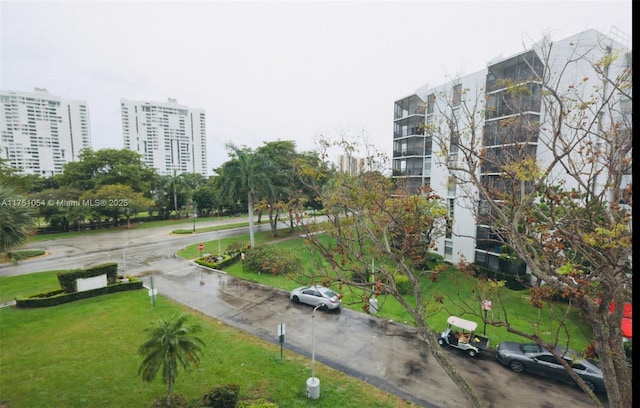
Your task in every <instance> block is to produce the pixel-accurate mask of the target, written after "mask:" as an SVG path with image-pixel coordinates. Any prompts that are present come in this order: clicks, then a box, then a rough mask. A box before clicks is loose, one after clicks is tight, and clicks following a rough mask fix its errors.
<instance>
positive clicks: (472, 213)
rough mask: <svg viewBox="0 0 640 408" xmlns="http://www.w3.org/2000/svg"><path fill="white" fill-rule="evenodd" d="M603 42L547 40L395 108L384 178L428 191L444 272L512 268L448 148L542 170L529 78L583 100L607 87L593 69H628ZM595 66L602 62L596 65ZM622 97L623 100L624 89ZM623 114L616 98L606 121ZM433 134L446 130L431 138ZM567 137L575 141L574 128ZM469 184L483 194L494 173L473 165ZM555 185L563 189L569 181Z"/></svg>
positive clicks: (541, 133)
mask: <svg viewBox="0 0 640 408" xmlns="http://www.w3.org/2000/svg"><path fill="white" fill-rule="evenodd" d="M614 34H615V33H614ZM618 34H620V33H618ZM620 36H621V34H620ZM611 37H617V36H616V35H612V36H610V37H608V36H604V35H602V34H601V33H599V32H597V31H595V30H587V31H585V32H582V33H579V34H577V35H575V36H572V37H569V38H567V39H564V40H560V41H555V42H553V46H552V47H549V48H545V49H544V50H543V49H541V47H542V46H543V43H539V44H536V45H534V46H532V47H531V48H530V49H528V50H525V51H523V52H521V53H518V54H515V55H513V56H510V57H506V58H504V57H502V56H501V57H498V58H496V59H494V60H491V61H489V62H488V63H487V67H486V68H484V69H482V70H480V71H478V72H475V73H472V74H470V75H466V76H462V77H460V78H456V79H454V80H452V81H450V82H447V83H444V84H441V85H438V86H434V87H431V86H429V85H425V86H423V87H421V88H419V89H417V90H416V91H415V93H414V94H411V95H407V96H405V97H403V98H400V99H398V100H396V101H395V111H394V133H393V159H392V160H393V176H392V177H393V179H394V182H396V183H397V184H400V185H402V186H403V187H405V188H408V189H409V190H411V191H418V190H419V189H420V188H422V187H424V186H428V187H430V188H432V189H433V190H434V191H435V193H437V194H438V195H439V196H440V197H444V198H445V199H446V200H447V205H448V209H449V216H450V221H449V222H450V224H449V225H447V228H446V233H445V235H444V236H443V237H441V238H439V239H438V242H437V247H438V251H439V253H440V254H441V255H443V256H444V257H445V259H448V260H450V261H452V262H454V263H459V262H460V261H461V260H462V259H465V260H466V261H469V262H475V263H476V264H479V265H482V266H484V267H488V268H491V269H494V270H506V268H508V267H510V266H512V265H505V262H508V261H506V260H505V259H504V257H501V254H500V250H501V249H500V247H498V246H496V240H495V239H493V238H495V237H494V236H492V234H493V231H492V229H491V225H486V224H484V223H483V220H484V219H485V218H486V217H485V218H483V217H482V215H483V211H486V210H483V209H485V206H484V205H483V202H482V201H479V198H478V195H477V193H473V192H471V193H469V190H472V189H469V190H465V191H463V186H462V185H461V184H460V180H459V179H458V178H457V177H454V176H453V175H454V174H455V173H454V172H455V168H456V167H457V166H461V164H460V160H461V155H460V154H459V153H460V152H459V151H458V148H459V146H460V145H462V143H458V139H460V138H466V139H465V140H470V138H471V137H475V142H476V143H477V145H476V148H477V149H478V151H482V152H483V154H484V155H485V156H484V157H487V158H489V160H486V162H491V161H495V162H496V163H498V162H500V160H506V158H512V157H515V156H514V155H515V154H518V155H522V157H523V158H524V159H527V158H531V159H532V160H535V161H536V162H537V163H539V164H540V165H541V166H542V167H544V166H545V165H546V164H548V163H550V162H551V160H554V157H552V155H551V154H550V151H549V144H548V143H547V142H548V141H549V140H550V135H549V134H547V132H548V131H547V130H546V129H548V128H551V127H552V126H553V124H552V122H553V121H554V117H553V116H549V115H548V114H547V113H548V112H549V111H550V107H549V106H545V98H543V93H544V92H545V91H543V89H542V83H541V82H540V81H539V80H538V79H536V78H547V80H548V84H551V85H552V86H554V87H555V88H556V89H558V90H560V92H565V91H566V90H570V89H573V88H574V86H575V84H579V86H580V87H581V89H580V91H581V92H582V91H584V92H585V94H584V95H585V96H584V97H585V99H587V98H592V97H593V93H594V92H598V91H597V89H600V87H604V88H602V89H606V87H607V86H608V85H607V81H604V82H605V83H602V82H599V81H598V80H597V78H598V75H596V73H595V71H594V69H606V71H605V72H603V73H604V76H606V77H608V78H612V79H614V78H616V76H618V75H620V74H621V73H622V72H624V71H625V70H627V69H628V68H629V67H630V66H631V51H630V50H628V49H627V47H626V45H625V44H624V39H618V40H614V39H612V38H611ZM543 54H544V55H543ZM578 56H586V58H578ZM569 61H570V63H568V62H569ZM597 61H605V63H603V64H596V62H597ZM605 66H606V68H603V67H605ZM513 84H516V85H517V86H518V87H520V88H519V90H520V91H521V94H520V95H524V96H519V97H518V100H517V106H516V99H515V97H514V96H513V95H514V94H513V93H514V87H513ZM576 91H577V90H576ZM627 92H628V93H629V94H630V93H631V90H630V89H629V90H627ZM466 99H472V100H475V101H477V102H478V103H477V104H476V105H473V104H471V106H469V105H465V104H463V103H461V102H462V101H463V100H466ZM474 108H475V110H474ZM516 108H517V110H516ZM587 108H588V107H587V106H585V107H584V110H583V111H582V112H580V113H581V114H584V120H585V121H587V122H588V121H592V122H591V123H595V124H596V125H594V126H593V127H592V128H591V129H594V128H596V127H597V126H601V128H602V129H605V128H606V127H607V126H608V124H607V123H606V121H607V120H610V118H606V117H604V115H599V116H598V117H593V115H591V116H590V112H589V109H587ZM631 110H632V108H631V100H630V98H627V97H625V96H621V97H620V101H619V102H618V103H617V105H616V112H617V113H619V114H620V115H629V116H630V114H631ZM574 114H575V113H574ZM471 118H472V119H473V121H474V122H475V123H474V124H473V126H475V129H477V130H478V132H477V133H476V134H474V135H471V134H470V132H469V129H470V125H469V120H470V119H471ZM514 120H522V121H526V123H527V124H529V126H522V127H517V126H508V124H509V123H513V121H514ZM465 122H466V123H465ZM625 123H630V120H627V121H625ZM545 124H548V125H545ZM433 129H444V130H446V131H445V132H444V133H440V134H438V135H437V136H438V137H437V138H434V133H433ZM569 130H570V131H577V132H579V128H576V129H569ZM628 132H631V129H629V130H628ZM594 139H595V136H594ZM518 157H520V156H518ZM621 160H622V159H621ZM452 169H453V170H452ZM552 176H553V177H555V180H563V177H564V178H566V174H564V175H563V174H553V175H552ZM478 177H479V179H481V180H482V182H483V183H487V184H486V185H491V187H492V188H493V189H500V188H501V186H502V184H501V182H502V180H501V177H502V174H501V173H500V170H499V168H498V167H492V166H489V165H484V166H483V165H480V166H479V167H478ZM624 178H625V180H623V182H622V188H624V186H626V185H628V184H630V183H631V174H626V175H624ZM604 179H605V177H604V176H602V180H604ZM564 182H565V183H570V180H568V179H567V180H565V181H564ZM565 185H566V186H567V188H569V187H570V186H569V185H568V184H565ZM595 185H598V184H597V183H595ZM526 187H527V186H525V185H523V186H522V188H526ZM598 188H602V189H606V188H608V187H607V186H604V185H601V186H598ZM519 268H525V267H524V265H522V266H519ZM521 272H522V271H521Z"/></svg>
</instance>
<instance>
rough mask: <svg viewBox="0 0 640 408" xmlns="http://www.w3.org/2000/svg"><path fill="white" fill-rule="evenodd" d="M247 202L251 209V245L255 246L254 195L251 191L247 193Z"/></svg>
mask: <svg viewBox="0 0 640 408" xmlns="http://www.w3.org/2000/svg"><path fill="white" fill-rule="evenodd" d="M247 204H248V205H247V207H248V211H249V245H250V246H251V248H253V247H254V246H255V239H254V236H253V196H252V195H251V192H249V193H248V194H247Z"/></svg>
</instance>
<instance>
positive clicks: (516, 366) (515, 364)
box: [509, 360, 524, 373]
mask: <svg viewBox="0 0 640 408" xmlns="http://www.w3.org/2000/svg"><path fill="white" fill-rule="evenodd" d="M509 368H510V369H511V371H514V372H516V373H521V372H523V371H524V365H522V363H521V362H519V361H515V360H514V361H512V362H510V363H509Z"/></svg>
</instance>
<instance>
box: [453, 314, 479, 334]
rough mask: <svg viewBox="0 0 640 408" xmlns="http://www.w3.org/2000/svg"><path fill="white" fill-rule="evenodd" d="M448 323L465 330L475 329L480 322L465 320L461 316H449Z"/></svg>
mask: <svg viewBox="0 0 640 408" xmlns="http://www.w3.org/2000/svg"><path fill="white" fill-rule="evenodd" d="M447 323H449V324H450V325H452V326H456V327H459V328H461V329H464V330H469V331H474V330H475V329H476V327H478V323H476V322H472V321H471V320H465V319H463V318H461V317H456V316H449V318H448V319H447Z"/></svg>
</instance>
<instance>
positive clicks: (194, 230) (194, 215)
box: [193, 200, 198, 232]
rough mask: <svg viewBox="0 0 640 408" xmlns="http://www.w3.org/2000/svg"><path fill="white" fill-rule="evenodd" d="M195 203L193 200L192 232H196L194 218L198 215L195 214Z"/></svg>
mask: <svg viewBox="0 0 640 408" xmlns="http://www.w3.org/2000/svg"><path fill="white" fill-rule="evenodd" d="M196 204H197V203H196V201H195V200H193V232H196V217H197V216H198V213H197V212H196Z"/></svg>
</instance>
